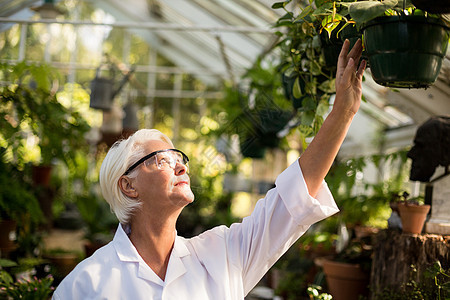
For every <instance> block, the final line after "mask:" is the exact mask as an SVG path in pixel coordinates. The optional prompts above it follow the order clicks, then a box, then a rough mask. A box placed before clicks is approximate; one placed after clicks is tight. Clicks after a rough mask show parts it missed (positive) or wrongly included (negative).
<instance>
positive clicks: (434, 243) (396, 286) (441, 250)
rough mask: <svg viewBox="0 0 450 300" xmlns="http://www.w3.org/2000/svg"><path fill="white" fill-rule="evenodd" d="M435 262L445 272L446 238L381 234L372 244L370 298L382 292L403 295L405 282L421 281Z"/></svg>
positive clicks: (449, 254) (449, 244)
mask: <svg viewBox="0 0 450 300" xmlns="http://www.w3.org/2000/svg"><path fill="white" fill-rule="evenodd" d="M436 261H440V263H441V265H442V267H443V269H444V270H447V271H448V270H449V268H450V236H442V235H434V234H423V235H420V234H407V233H400V232H398V231H393V230H384V231H381V232H380V233H379V234H378V235H377V236H376V237H375V243H374V253H373V261H372V270H371V276H370V277H371V280H370V287H371V298H372V299H379V298H380V297H379V295H380V294H382V293H383V291H386V290H391V291H396V293H405V289H406V288H407V287H408V283H411V282H412V281H414V282H416V283H420V282H421V281H423V278H424V276H423V275H424V273H425V271H426V270H427V269H428V268H430V266H431V265H433V264H434V263H435V262H436ZM411 266H414V267H413V268H412V267H411ZM377 295H378V297H377Z"/></svg>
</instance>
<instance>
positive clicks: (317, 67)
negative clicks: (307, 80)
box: [310, 60, 322, 76]
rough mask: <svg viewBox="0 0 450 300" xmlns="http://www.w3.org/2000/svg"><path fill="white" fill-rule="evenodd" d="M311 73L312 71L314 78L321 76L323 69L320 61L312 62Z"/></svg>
mask: <svg viewBox="0 0 450 300" xmlns="http://www.w3.org/2000/svg"><path fill="white" fill-rule="evenodd" d="M310 71H311V74H313V75H314V76H319V75H320V74H321V72H322V68H321V67H320V64H319V62H318V61H316V60H312V61H311V64H310Z"/></svg>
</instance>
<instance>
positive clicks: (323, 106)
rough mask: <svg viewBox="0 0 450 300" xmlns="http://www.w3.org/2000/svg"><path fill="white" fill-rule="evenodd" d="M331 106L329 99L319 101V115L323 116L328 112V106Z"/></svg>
mask: <svg viewBox="0 0 450 300" xmlns="http://www.w3.org/2000/svg"><path fill="white" fill-rule="evenodd" d="M329 107H330V104H329V103H328V101H324V100H321V101H320V102H319V105H318V106H317V111H316V115H319V116H321V117H323V115H325V114H326V113H327V112H328V108H329Z"/></svg>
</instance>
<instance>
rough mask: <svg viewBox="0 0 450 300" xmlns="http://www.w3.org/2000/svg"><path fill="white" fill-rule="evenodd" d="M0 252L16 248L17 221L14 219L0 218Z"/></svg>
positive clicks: (7, 251)
mask: <svg viewBox="0 0 450 300" xmlns="http://www.w3.org/2000/svg"><path fill="white" fill-rule="evenodd" d="M0 228H1V230H0V252H5V253H9V252H11V251H13V250H15V249H16V248H17V245H16V243H15V235H16V228H17V223H16V221H14V220H0Z"/></svg>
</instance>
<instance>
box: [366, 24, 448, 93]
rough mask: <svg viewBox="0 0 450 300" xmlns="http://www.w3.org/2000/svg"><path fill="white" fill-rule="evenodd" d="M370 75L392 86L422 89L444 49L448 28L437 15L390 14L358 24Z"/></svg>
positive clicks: (434, 73)
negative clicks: (361, 32) (362, 37)
mask: <svg viewBox="0 0 450 300" xmlns="http://www.w3.org/2000/svg"><path fill="white" fill-rule="evenodd" d="M362 30H363V34H364V45H365V48H366V55H367V56H368V58H369V64H370V69H371V72H372V77H373V79H374V80H375V82H377V83H378V84H381V85H384V86H387V87H396V88H425V87H428V86H430V85H431V84H432V83H434V82H435V81H436V79H437V76H438V75H439V71H440V70H441V66H442V59H443V58H444V55H445V53H446V51H447V46H448V40H449V31H448V27H446V25H445V24H444V23H443V22H442V21H441V20H439V19H437V18H425V17H423V16H390V17H379V18H376V19H374V20H372V21H370V22H368V23H367V24H365V25H363V27H362Z"/></svg>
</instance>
